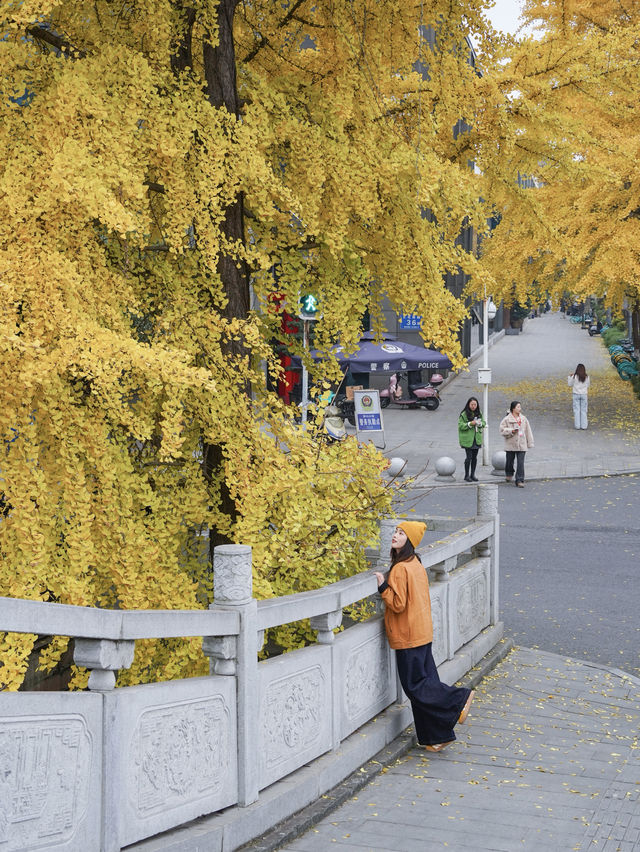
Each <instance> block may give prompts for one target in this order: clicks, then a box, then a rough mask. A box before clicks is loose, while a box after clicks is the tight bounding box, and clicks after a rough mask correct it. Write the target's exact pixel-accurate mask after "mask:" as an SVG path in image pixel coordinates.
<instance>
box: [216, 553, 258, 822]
mask: <svg viewBox="0 0 640 852" xmlns="http://www.w3.org/2000/svg"><path fill="white" fill-rule="evenodd" d="M252 594H253V583H252V570H251V548H250V547H248V546H247V545H244V544H222V545H219V546H218V547H216V548H214V554H213V599H214V604H213V606H214V607H215V608H216V609H218V608H222V609H230V610H233V611H234V612H237V613H238V614H239V616H240V633H239V634H238V636H237V637H235V636H207V637H205V638H204V640H203V648H204V652H205V654H207V655H209V656H210V657H211V658H212V663H211V669H212V674H213V673H215V674H219V675H230V676H233V675H235V678H236V701H237V714H238V722H237V728H238V804H239V805H240V806H241V807H246V806H247V805H250V804H251V802H255V801H256V799H257V798H258V783H259V754H260V725H259V719H258V706H259V704H258V702H259V695H258V692H259V689H258V650H259V648H258V645H259V643H260V644H261V643H262V639H261V638H259V637H258V604H257V601H255V600H254V599H253V597H252Z"/></svg>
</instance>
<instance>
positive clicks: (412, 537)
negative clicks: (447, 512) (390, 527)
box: [398, 521, 427, 547]
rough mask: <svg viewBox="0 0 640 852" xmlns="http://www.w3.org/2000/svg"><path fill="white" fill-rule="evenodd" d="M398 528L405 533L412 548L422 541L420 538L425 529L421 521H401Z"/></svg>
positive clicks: (425, 526)
mask: <svg viewBox="0 0 640 852" xmlns="http://www.w3.org/2000/svg"><path fill="white" fill-rule="evenodd" d="M398 528H399V529H401V530H403V531H404V532H406V534H407V538H408V539H409V541H410V542H411V544H412V545H413V546H414V547H417V546H418V545H419V544H420V542H421V541H422V536H423V535H424V533H425V530H426V528H427V525H426V524H423V523H422V521H402V523H401V524H398Z"/></svg>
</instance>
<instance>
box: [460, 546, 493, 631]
mask: <svg viewBox="0 0 640 852" xmlns="http://www.w3.org/2000/svg"><path fill="white" fill-rule="evenodd" d="M478 561H479V562H480V563H481V565H478V566H477V567H476V568H475V569H468V570H467V572H465V573H466V575H465V576H462V577H461V578H460V581H459V583H458V584H457V593H456V611H455V618H456V627H457V633H458V642H459V645H458V647H460V645H463V644H465V643H466V642H469V641H470V640H471V639H473V637H474V636H476V635H477V634H478V633H479V632H480V631H481V630H482V629H483V628H485V627H486V626H487V625H488V624H489V576H488V560H487V559H483V560H478ZM485 566H486V570H485Z"/></svg>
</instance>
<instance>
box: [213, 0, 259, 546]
mask: <svg viewBox="0 0 640 852" xmlns="http://www.w3.org/2000/svg"><path fill="white" fill-rule="evenodd" d="M237 4H238V0H220V3H219V5H218V44H217V45H215V46H212V45H211V44H210V42H209V41H208V40H207V39H205V40H204V42H203V45H202V57H203V63H204V74H205V83H206V93H207V97H208V98H209V101H210V102H211V104H212V105H213V106H215V107H218V108H219V109H226V110H228V112H230V113H231V114H232V115H234V116H235V117H236V118H239V114H240V113H239V103H238V91H237V85H236V57H235V44H234V40H233V18H234V14H235V10H236V6H237ZM221 229H222V231H223V233H224V235H225V237H226V238H227V240H228V241H229V243H230V244H232V245H233V244H237V245H239V246H244V201H243V197H242V194H241V193H239V194H238V196H237V197H236V199H235V201H234V202H233V203H232V204H230V205H229V207H228V208H227V210H226V213H225V218H224V221H223V222H222V225H221ZM217 272H218V274H219V276H220V279H221V281H222V284H223V287H224V291H225V295H226V297H227V304H226V307H225V308H224V311H223V314H224V315H225V316H226V317H227V318H229V319H231V318H233V317H241V318H245V317H247V316H248V314H249V274H248V270H247V269H246V266H245V264H244V263H241V262H239V261H238V260H236V259H234V258H233V257H229V256H221V257H220V258H219V260H218V266H217ZM242 351H243V350H242V344H241V343H238V344H230V347H229V352H228V356H229V358H230V359H231V360H233V359H235V358H237V357H239V356H240V355H241V354H242ZM222 463H223V448H222V447H221V446H219V445H215V444H205V446H204V460H203V469H204V475H205V477H206V479H207V481H209V482H211V481H212V478H213V477H214V476H215V474H216V472H217V471H218V470H219V469H220V467H221V466H222ZM220 501H221V505H220V508H221V509H222V511H223V512H224V513H225V514H227V515H229V516H230V517H232V518H235V517H236V506H235V503H234V501H233V499H232V498H231V495H230V494H229V489H228V488H227V486H226V483H225V482H224V481H223V482H222V484H221V493H220ZM228 541H229V539H228V538H227V537H226V536H225V535H223V534H221V533H219V532H218V531H217V530H210V532H209V546H210V553H211V559H212V560H213V548H214V547H215V546H216V545H217V544H226V543H228Z"/></svg>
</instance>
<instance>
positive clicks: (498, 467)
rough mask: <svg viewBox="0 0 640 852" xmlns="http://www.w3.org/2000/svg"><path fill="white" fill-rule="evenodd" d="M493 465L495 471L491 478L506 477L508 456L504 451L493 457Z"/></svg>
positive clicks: (496, 453) (499, 451) (492, 472)
mask: <svg viewBox="0 0 640 852" xmlns="http://www.w3.org/2000/svg"><path fill="white" fill-rule="evenodd" d="M491 464H492V465H493V470H492V471H491V476H504V469H505V467H506V466H507V454H506V452H505V451H504V450H498V451H497V452H495V453H494V454H493V455H492V456H491Z"/></svg>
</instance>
